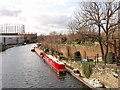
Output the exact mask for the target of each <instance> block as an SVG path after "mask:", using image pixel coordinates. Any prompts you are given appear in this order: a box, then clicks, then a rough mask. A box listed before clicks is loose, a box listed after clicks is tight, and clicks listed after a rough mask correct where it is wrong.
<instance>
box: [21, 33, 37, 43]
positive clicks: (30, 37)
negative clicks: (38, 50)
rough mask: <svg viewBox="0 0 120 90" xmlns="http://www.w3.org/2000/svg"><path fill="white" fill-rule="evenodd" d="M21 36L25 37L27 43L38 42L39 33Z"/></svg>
mask: <svg viewBox="0 0 120 90" xmlns="http://www.w3.org/2000/svg"><path fill="white" fill-rule="evenodd" d="M19 35H21V36H24V38H25V42H27V43H32V42H36V39H37V33H22V34H19Z"/></svg>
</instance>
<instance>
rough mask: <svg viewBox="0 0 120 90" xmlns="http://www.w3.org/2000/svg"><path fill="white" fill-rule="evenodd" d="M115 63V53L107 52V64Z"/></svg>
mask: <svg viewBox="0 0 120 90" xmlns="http://www.w3.org/2000/svg"><path fill="white" fill-rule="evenodd" d="M114 62H115V53H113V52H109V53H108V55H107V63H110V64H112V63H114Z"/></svg>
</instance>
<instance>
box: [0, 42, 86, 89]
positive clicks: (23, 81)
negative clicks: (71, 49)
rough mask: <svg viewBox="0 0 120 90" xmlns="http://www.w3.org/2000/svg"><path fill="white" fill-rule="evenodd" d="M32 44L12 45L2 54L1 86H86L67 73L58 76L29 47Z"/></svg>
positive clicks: (0, 53) (0, 54)
mask: <svg viewBox="0 0 120 90" xmlns="http://www.w3.org/2000/svg"><path fill="white" fill-rule="evenodd" d="M31 46H33V44H29V45H25V46H19V47H13V48H10V49H7V50H6V51H4V52H0V56H2V88H87V87H86V86H85V85H84V84H82V83H81V82H79V81H78V80H76V79H75V78H74V77H72V76H71V75H69V74H67V75H66V76H65V77H64V78H60V77H59V76H58V75H57V74H56V73H55V72H54V71H53V70H52V69H51V68H50V67H49V66H48V65H47V64H46V63H45V62H44V61H43V60H42V59H41V58H40V57H38V55H37V54H36V53H35V52H31V51H30V48H31Z"/></svg>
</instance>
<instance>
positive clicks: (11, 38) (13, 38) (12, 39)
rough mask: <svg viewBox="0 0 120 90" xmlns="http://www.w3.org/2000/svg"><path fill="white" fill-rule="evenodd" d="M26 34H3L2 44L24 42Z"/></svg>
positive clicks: (0, 41)
mask: <svg viewBox="0 0 120 90" xmlns="http://www.w3.org/2000/svg"><path fill="white" fill-rule="evenodd" d="M23 43H24V36H20V35H1V36H0V44H1V45H11V44H23Z"/></svg>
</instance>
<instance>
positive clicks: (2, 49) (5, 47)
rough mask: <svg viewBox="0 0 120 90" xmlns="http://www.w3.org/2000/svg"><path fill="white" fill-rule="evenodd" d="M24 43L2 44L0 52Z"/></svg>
mask: <svg viewBox="0 0 120 90" xmlns="http://www.w3.org/2000/svg"><path fill="white" fill-rule="evenodd" d="M22 45H24V44H14V45H0V52H1V51H5V50H6V49H9V48H12V47H17V46H22Z"/></svg>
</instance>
